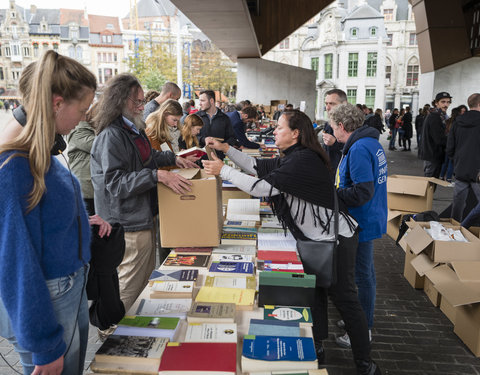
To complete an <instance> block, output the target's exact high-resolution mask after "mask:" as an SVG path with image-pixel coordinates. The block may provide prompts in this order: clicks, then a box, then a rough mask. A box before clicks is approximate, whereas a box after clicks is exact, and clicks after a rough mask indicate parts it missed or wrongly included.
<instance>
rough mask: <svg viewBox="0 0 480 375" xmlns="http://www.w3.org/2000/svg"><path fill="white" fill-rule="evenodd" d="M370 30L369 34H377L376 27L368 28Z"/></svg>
mask: <svg viewBox="0 0 480 375" xmlns="http://www.w3.org/2000/svg"><path fill="white" fill-rule="evenodd" d="M369 31H370V36H377V28H376V27H371V28H370V29H369Z"/></svg>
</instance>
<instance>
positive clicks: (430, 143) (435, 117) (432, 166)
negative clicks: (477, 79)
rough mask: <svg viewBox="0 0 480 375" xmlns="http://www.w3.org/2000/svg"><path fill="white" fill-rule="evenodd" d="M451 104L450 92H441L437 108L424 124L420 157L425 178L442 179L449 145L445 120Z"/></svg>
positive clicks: (436, 104)
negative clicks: (446, 148) (446, 147)
mask: <svg viewBox="0 0 480 375" xmlns="http://www.w3.org/2000/svg"><path fill="white" fill-rule="evenodd" d="M451 103H452V97H451V96H450V94H449V93H448V92H444V91H443V92H439V93H438V94H437V95H436V96H435V101H434V104H435V108H434V109H433V110H432V111H431V112H430V113H429V114H428V116H427V117H426V118H425V120H424V122H423V132H422V148H421V153H420V155H419V156H420V159H422V160H424V166H423V172H424V175H425V177H436V178H439V177H440V171H441V168H442V164H443V161H444V159H445V146H446V145H447V136H446V133H445V129H446V127H445V120H446V116H447V109H448V107H449V106H450V104H451Z"/></svg>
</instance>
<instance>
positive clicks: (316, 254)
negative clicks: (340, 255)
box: [297, 188, 338, 288]
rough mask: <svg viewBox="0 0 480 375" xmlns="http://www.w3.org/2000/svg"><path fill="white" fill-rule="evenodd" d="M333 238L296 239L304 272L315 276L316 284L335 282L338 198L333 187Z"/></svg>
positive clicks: (323, 286)
mask: <svg viewBox="0 0 480 375" xmlns="http://www.w3.org/2000/svg"><path fill="white" fill-rule="evenodd" d="M333 190H334V192H333V196H334V202H335V206H334V210H335V212H334V215H335V223H334V225H335V238H334V239H333V240H331V241H313V240H297V250H298V254H299V255H300V259H301V260H302V263H303V268H304V270H305V273H307V274H311V275H315V276H316V277H317V280H316V285H317V286H319V287H321V288H329V287H330V286H332V285H335V284H336V282H337V256H336V253H337V252H336V249H337V244H338V198H337V192H336V190H335V188H334V189H333Z"/></svg>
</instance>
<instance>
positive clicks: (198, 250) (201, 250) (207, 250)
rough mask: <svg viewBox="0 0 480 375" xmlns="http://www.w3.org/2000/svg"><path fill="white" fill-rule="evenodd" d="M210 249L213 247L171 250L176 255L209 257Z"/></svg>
mask: <svg viewBox="0 0 480 375" xmlns="http://www.w3.org/2000/svg"><path fill="white" fill-rule="evenodd" d="M212 249H213V247H176V248H174V249H173V250H174V251H175V253H177V254H195V255H201V254H206V255H210V254H212Z"/></svg>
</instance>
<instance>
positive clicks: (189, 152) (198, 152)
mask: <svg viewBox="0 0 480 375" xmlns="http://www.w3.org/2000/svg"><path fill="white" fill-rule="evenodd" d="M203 155H207V151H206V150H205V149H204V148H200V147H190V148H188V149H186V150H182V151H179V152H177V156H181V157H182V158H186V157H187V156H194V157H196V158H201V157H202V156H203Z"/></svg>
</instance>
